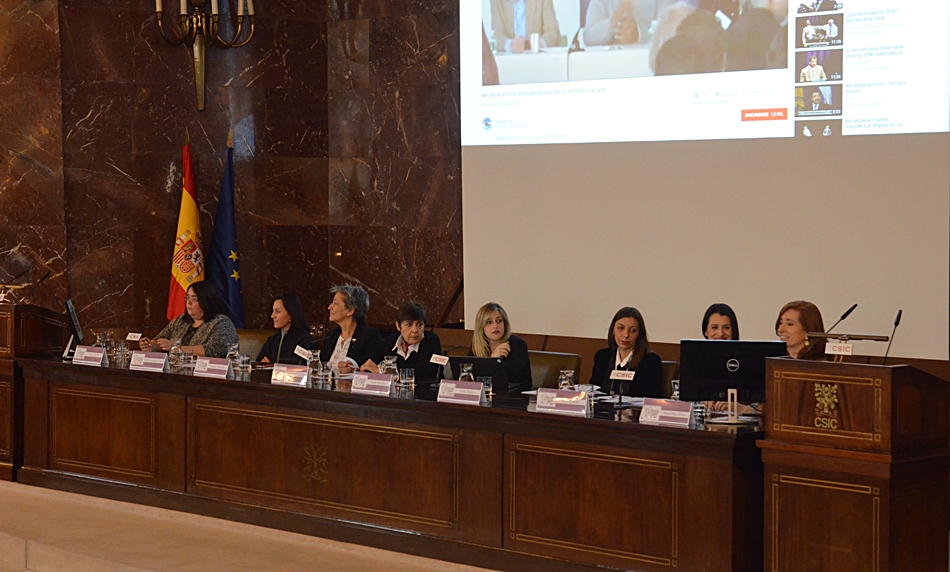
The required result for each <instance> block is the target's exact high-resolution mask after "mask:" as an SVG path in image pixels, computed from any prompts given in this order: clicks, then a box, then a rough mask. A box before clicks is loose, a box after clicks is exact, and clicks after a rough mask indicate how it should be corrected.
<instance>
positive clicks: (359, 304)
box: [330, 284, 369, 324]
mask: <svg viewBox="0 0 950 572" xmlns="http://www.w3.org/2000/svg"><path fill="white" fill-rule="evenodd" d="M330 294H334V295H335V294H342V295H343V305H344V306H346V308H347V309H348V310H353V321H354V322H356V323H357V324H362V323H363V322H364V321H366V314H367V313H368V312H369V294H367V293H366V290H363V287H362V286H353V285H352V284H343V285H342V286H334V287H333V288H330Z"/></svg>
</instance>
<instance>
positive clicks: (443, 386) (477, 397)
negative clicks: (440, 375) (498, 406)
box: [436, 379, 488, 405]
mask: <svg viewBox="0 0 950 572" xmlns="http://www.w3.org/2000/svg"><path fill="white" fill-rule="evenodd" d="M436 401H438V402H439V403H457V404H459V405H487V404H488V399H487V398H486V397H485V386H484V385H482V384H481V383H479V382H477V381H453V380H451V379H443V380H442V382H441V383H439V396H438V397H437V398H436Z"/></svg>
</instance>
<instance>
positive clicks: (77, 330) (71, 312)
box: [66, 300, 84, 349]
mask: <svg viewBox="0 0 950 572" xmlns="http://www.w3.org/2000/svg"><path fill="white" fill-rule="evenodd" d="M66 317H67V318H68V319H69V329H70V330H72V334H73V337H74V338H75V339H76V345H80V344H82V340H83V337H84V336H83V333H82V326H80V325H79V316H78V315H76V308H75V307H74V306H73V301H72V300H66ZM67 349H68V348H67Z"/></svg>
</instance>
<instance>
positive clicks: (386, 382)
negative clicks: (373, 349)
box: [350, 371, 393, 395]
mask: <svg viewBox="0 0 950 572" xmlns="http://www.w3.org/2000/svg"><path fill="white" fill-rule="evenodd" d="M392 386H393V376H391V375H387V374H384V373H367V372H365V371H358V372H356V373H355V374H353V385H351V386H350V391H351V392H352V393H370V394H373V395H389V391H390V389H392Z"/></svg>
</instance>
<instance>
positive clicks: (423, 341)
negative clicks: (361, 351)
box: [361, 302, 442, 381]
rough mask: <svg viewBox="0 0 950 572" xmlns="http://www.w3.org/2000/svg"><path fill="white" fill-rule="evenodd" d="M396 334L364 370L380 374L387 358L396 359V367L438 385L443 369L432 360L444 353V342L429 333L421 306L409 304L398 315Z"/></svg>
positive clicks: (369, 361)
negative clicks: (410, 371) (435, 382)
mask: <svg viewBox="0 0 950 572" xmlns="http://www.w3.org/2000/svg"><path fill="white" fill-rule="evenodd" d="M396 330H397V332H396V333H395V334H392V335H391V336H389V337H387V338H386V339H385V340H383V343H381V344H380V345H379V346H378V347H377V348H376V351H374V352H373V357H372V358H370V359H369V360H367V361H366V363H364V364H363V367H362V368H361V369H363V370H365V371H371V372H374V373H378V372H379V364H380V363H382V361H383V358H384V357H386V356H395V357H396V367H397V368H399V369H413V370H415V379H416V380H418V381H438V379H439V371H440V369H441V366H439V364H437V363H431V361H430V360H431V359H432V356H433V355H435V354H441V353H442V342H441V341H440V340H439V336H438V335H436V333H435V332H427V331H426V311H425V308H423V307H422V305H421V304H419V303H418V302H406V303H405V304H403V305H402V306H400V307H399V311H398V312H396Z"/></svg>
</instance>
